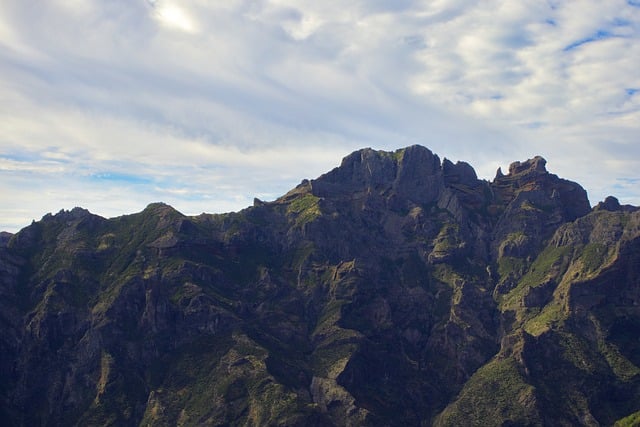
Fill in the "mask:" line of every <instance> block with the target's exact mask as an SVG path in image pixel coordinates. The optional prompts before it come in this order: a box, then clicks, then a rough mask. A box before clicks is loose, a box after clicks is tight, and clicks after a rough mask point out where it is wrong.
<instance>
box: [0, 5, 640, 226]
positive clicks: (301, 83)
mask: <svg viewBox="0 0 640 427" xmlns="http://www.w3.org/2000/svg"><path fill="white" fill-rule="evenodd" d="M639 37H640V8H638V7H636V5H635V4H633V2H625V1H611V2H604V3H602V2H596V1H590V0H585V1H584V2H569V1H555V2H537V1H524V2H500V1H488V2H481V3H478V2H472V1H466V0H448V1H431V2H422V1H417V0H416V1H412V0H403V1H396V2H391V1H384V0H377V1H367V2H365V1H355V2H348V3H344V2H334V1H327V2H311V1H306V0H305V1H300V0H297V1H290V0H265V1H261V2H252V1H247V0H234V1H227V2H213V3H212V2H207V1H203V0H183V1H180V2H178V1H171V0H137V1H125V0H115V1H110V2H76V1H71V0H52V1H48V2H41V3H38V7H37V8H36V7H34V6H33V5H31V4H30V3H29V2H22V1H18V0H7V1H4V2H2V4H1V5H0V93H2V98H3V100H2V103H0V176H1V178H0V179H1V180H2V182H3V183H2V194H3V195H5V197H4V199H6V200H7V202H6V203H3V208H2V209H3V210H0V229H10V230H12V231H15V230H16V229H18V228H20V227H21V225H20V218H23V223H24V225H26V223H28V221H30V220H31V218H33V217H39V216H40V214H41V213H46V211H49V210H51V211H57V210H59V209H60V208H69V207H73V206H75V205H81V206H84V207H88V208H90V209H91V210H94V211H95V212H97V213H99V214H102V215H106V216H109V215H116V214H123V213H127V212H131V210H132V209H133V210H135V209H139V208H141V207H140V206H138V205H137V204H138V203H141V202H139V201H141V200H144V202H145V203H144V204H146V203H147V202H151V201H155V200H164V201H167V202H171V203H172V204H174V205H175V207H176V208H178V209H179V210H182V211H184V212H185V213H199V212H202V211H208V212H215V211H218V212H219V211H224V210H229V209H233V210H237V209H240V208H242V207H244V206H246V205H247V204H249V203H250V202H251V199H252V198H253V197H254V196H258V197H261V198H265V199H270V198H275V197H277V196H278V195H280V194H282V193H284V192H286V191H287V190H288V189H289V188H291V187H292V186H293V185H295V184H296V183H297V182H299V181H300V180H301V179H302V178H313V177H315V176H317V175H319V174H321V173H323V172H325V171H327V170H329V169H331V168H332V167H334V166H335V165H337V164H339V162H340V158H341V157H342V156H344V155H346V154H348V153H349V152H350V151H352V150H354V149H357V148H361V147H365V146H371V147H374V148H379V149H395V148H399V147H402V146H405V145H409V144H414V143H420V144H423V145H426V146H429V147H430V148H431V149H432V150H433V151H435V152H436V153H438V154H440V155H441V156H446V157H447V158H451V159H452V160H458V159H459V160H465V161H468V162H470V163H472V164H473V165H474V166H475V167H476V169H477V170H478V172H479V175H480V176H482V177H485V178H492V177H493V174H494V173H495V169H496V168H497V166H503V167H506V166H507V165H508V163H509V162H510V161H513V160H523V159H525V158H527V157H531V156H533V155H536V154H541V155H544V156H545V157H546V158H547V160H549V169H550V170H552V171H553V172H554V173H557V174H558V175H561V176H565V177H568V178H571V179H574V180H577V181H579V182H581V183H583V184H584V185H585V186H586V187H587V188H588V189H589V192H590V195H591V198H592V199H593V202H596V201H597V200H600V199H602V198H604V196H606V195H607V194H608V193H615V191H622V192H623V193H624V194H622V195H620V194H616V195H618V196H620V198H621V200H623V199H624V200H627V201H629V202H633V203H640V191H637V190H635V188H634V187H633V186H632V185H626V186H623V187H621V186H620V181H619V180H620V179H624V180H627V181H624V182H630V181H628V180H629V179H635V178H636V176H635V174H636V172H635V171H636V170H638V169H637V166H638V165H637V164H636V162H635V161H633V160H632V159H635V158H640V146H638V144H637V135H638V134H639V130H640V129H639V127H640V125H639V124H638V123H640V120H639V119H640V117H638V116H639V114H640V113H639V111H640V108H639V107H640V106H639V103H640V101H639V100H640V97H638V95H637V94H636V92H637V90H638V88H640V80H639V79H640V77H639V75H638V73H637V69H638V68H639V65H640V63H639V62H640V60H639V59H638V58H640V51H639V50H640V43H638V38H639ZM594 163H596V164H597V166H596V165H594ZM62 185H64V186H66V187H67V188H69V190H68V191H65V192H61V191H59V190H57V189H56V188H61V186H62ZM116 195H119V196H116ZM118 197H119V200H116V199H117V198H118ZM125 198H131V201H130V202H126V201H125V200H124V199H125ZM142 207H143V206H142ZM5 218H13V219H12V220H8V219H5Z"/></svg>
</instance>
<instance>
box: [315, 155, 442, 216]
mask: <svg viewBox="0 0 640 427" xmlns="http://www.w3.org/2000/svg"><path fill="white" fill-rule="evenodd" d="M311 186H312V191H313V194H314V195H315V196H317V197H329V198H342V197H346V198H351V199H352V198H360V197H362V196H363V195H371V194H377V195H384V197H385V198H386V199H387V200H392V199H394V200H396V199H398V198H401V199H407V200H409V201H411V202H413V203H417V204H421V203H429V202H432V201H434V200H435V199H436V198H437V197H438V195H439V194H440V192H441V190H442V188H443V179H442V168H441V164H440V158H439V157H438V156H437V155H435V154H433V153H432V152H431V151H430V150H429V149H427V148H425V147H422V146H419V145H413V146H410V147H407V148H404V149H401V150H397V151H394V152H386V151H377V150H373V149H371V148H365V149H362V150H359V151H356V152H354V153H352V154H350V155H348V156H347V157H345V158H344V159H343V160H342V163H341V165H340V166H339V167H337V168H335V169H333V170H332V171H331V172H329V173H327V174H324V175H322V176H321V177H319V178H318V179H315V180H312V181H311Z"/></svg>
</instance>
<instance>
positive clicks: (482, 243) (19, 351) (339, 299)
mask: <svg viewBox="0 0 640 427" xmlns="http://www.w3.org/2000/svg"><path fill="white" fill-rule="evenodd" d="M639 237H640V213H638V211H637V209H636V208H634V207H631V206H620V205H619V204H618V203H617V201H616V200H615V199H613V198H610V199H607V200H606V201H605V202H603V203H601V204H599V205H598V206H597V207H596V208H595V209H593V210H592V209H591V208H590V205H589V202H588V200H587V196H586V192H585V191H584V189H582V188H581V187H580V186H579V185H578V184H576V183H573V182H570V181H567V180H563V179H560V178H558V177H557V176H555V175H553V174H550V173H548V172H547V171H546V168H545V161H544V159H542V158H540V157H536V158H534V159H531V160H528V161H525V162H516V163H513V164H512V165H511V167H510V168H509V173H508V174H506V175H504V174H502V172H501V171H498V174H497V176H496V178H495V179H494V180H493V181H492V182H487V181H484V180H479V179H478V178H477V176H476V174H475V172H474V171H473V168H472V167H471V166H470V165H468V164H466V163H463V162H458V163H455V164H454V163H452V162H450V161H449V160H446V159H445V160H443V161H441V160H440V159H439V157H438V156H436V155H435V154H433V153H432V152H430V151H429V150H428V149H426V148H424V147H420V146H412V147H407V148H405V149H402V150H398V151H396V152H393V153H389V152H381V151H374V150H371V149H364V150H360V151H358V152H355V153H353V154H351V155H349V156H347V157H346V158H345V159H344V160H343V162H342V164H341V165H340V166H339V167H337V168H336V169H334V170H332V171H330V172H328V173H327V174H325V175H323V176H321V177H319V178H317V179H314V180H311V181H308V180H305V181H303V182H302V183H301V184H300V185H298V186H297V187H296V188H294V189H293V190H291V191H290V192H289V193H287V194H286V195H284V196H282V197H281V198H279V199H277V200H275V201H273V202H262V201H259V200H256V201H255V203H254V206H253V207H250V208H247V209H245V210H243V211H241V212H238V213H230V214H223V215H206V214H203V215H200V216H197V217H187V216H184V215H182V214H180V213H179V212H177V211H175V210H174V209H173V208H171V207H170V206H167V205H164V204H152V205H149V206H148V207H147V208H146V209H145V210H144V211H143V212H140V213H138V214H134V215H127V216H123V217H119V218H113V219H104V218H100V217H98V216H95V215H92V214H90V213H89V212H87V211H85V210H82V209H79V208H76V209H73V210H72V211H61V212H60V213H58V214H56V215H47V216H45V217H44V218H43V219H42V220H41V221H38V222H35V223H33V224H32V225H30V226H29V227H26V228H25V229H23V230H21V231H20V232H19V233H16V234H15V235H12V236H8V235H7V236H3V243H2V244H1V245H0V322H1V323H2V329H1V330H0V354H2V360H1V366H0V384H1V385H0V399H1V400H0V401H1V402H2V404H1V406H0V421H2V422H3V424H7V425H36V424H37V425H154V426H156V425H287V426H291V425H301V426H302V425H305V426H307V425H311V426H313V425H317V426H331V425H372V426H373V425H381V426H382V425H407V424H409V425H432V424H434V423H435V424H437V425H463V424H464V425H469V424H475V425H509V423H511V424H512V425H580V424H582V425H598V424H604V425H608V424H613V423H614V422H615V421H616V420H619V419H622V418H624V417H631V418H627V421H629V420H631V419H633V416H634V415H633V414H634V413H635V412H636V411H640V399H638V397H640V396H638V394H639V393H640V383H639V382H638V381H640V376H639V373H640V368H638V366H640V360H638V356H637V355H638V354H640V353H639V352H638V351H637V350H640V349H639V348H637V347H638V339H637V337H638V332H639V328H640V316H639V315H640V313H639V312H638V302H639V301H638V285H639V279H638V277H639V275H640V259H639V258H638V257H639V255H640V252H639V248H640V246H639V245H640V240H638V239H639ZM629 422H630V421H629Z"/></svg>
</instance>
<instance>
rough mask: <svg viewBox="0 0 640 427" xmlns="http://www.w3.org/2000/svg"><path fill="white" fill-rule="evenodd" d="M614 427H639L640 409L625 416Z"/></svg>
mask: <svg viewBox="0 0 640 427" xmlns="http://www.w3.org/2000/svg"><path fill="white" fill-rule="evenodd" d="M613 426H614V427H637V426H640V411H638V412H634V413H633V414H631V415H629V416H628V417H624V418H622V419H621V420H618V421H616V423H615V424H614V425H613Z"/></svg>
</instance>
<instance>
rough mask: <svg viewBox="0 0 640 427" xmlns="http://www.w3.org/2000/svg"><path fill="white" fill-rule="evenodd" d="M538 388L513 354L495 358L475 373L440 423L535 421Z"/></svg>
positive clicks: (445, 424) (466, 424)
mask: <svg viewBox="0 0 640 427" xmlns="http://www.w3.org/2000/svg"><path fill="white" fill-rule="evenodd" d="M535 406H536V405H535V389H534V387H533V386H531V385H529V384H527V383H526V381H525V380H524V378H523V377H522V375H521V374H520V372H519V371H518V366H517V364H516V362H515V361H514V360H513V359H511V358H506V359H493V360H491V361H490V362H489V363H487V364H486V365H484V366H483V367H481V368H480V369H478V371H477V372H476V373H475V374H473V376H472V377H471V379H469V381H468V382H467V384H466V385H465V387H464V389H463V390H462V392H461V393H460V395H459V396H458V399H457V400H456V401H455V402H454V403H452V404H451V405H449V406H448V407H447V408H446V409H445V410H444V411H443V412H442V413H441V414H440V415H439V416H438V418H437V419H436V421H435V423H434V425H436V426H462V425H464V426H479V427H480V426H482V427H489V426H503V425H507V424H509V425H531V424H530V423H531V422H532V420H535V419H537V418H538V417H537V413H536V408H535Z"/></svg>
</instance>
